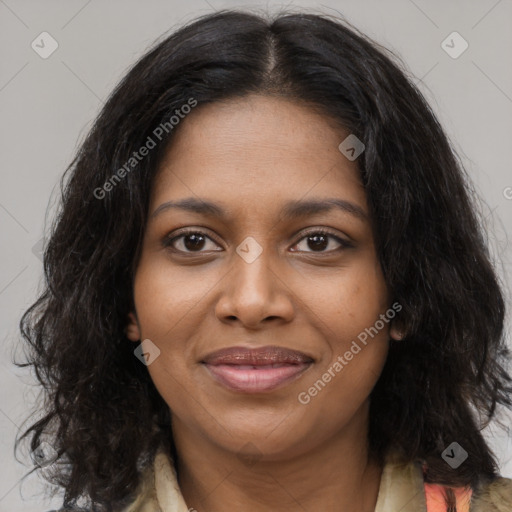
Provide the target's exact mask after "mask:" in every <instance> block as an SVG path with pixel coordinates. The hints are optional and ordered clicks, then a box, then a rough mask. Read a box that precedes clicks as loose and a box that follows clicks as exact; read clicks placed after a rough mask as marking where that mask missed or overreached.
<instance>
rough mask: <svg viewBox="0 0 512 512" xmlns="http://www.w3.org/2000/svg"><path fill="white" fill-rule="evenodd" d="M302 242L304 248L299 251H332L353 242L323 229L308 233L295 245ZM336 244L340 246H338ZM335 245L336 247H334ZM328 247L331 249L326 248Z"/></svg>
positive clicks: (349, 245)
mask: <svg viewBox="0 0 512 512" xmlns="http://www.w3.org/2000/svg"><path fill="white" fill-rule="evenodd" d="M303 241H305V242H303ZM300 243H302V244H303V249H299V250H298V251H304V252H317V253H330V252H337V251H339V250H342V249H346V248H347V247H352V244H350V243H349V242H348V241H346V240H343V239H342V238H340V237H339V236H336V235H334V234H332V233H331V232H329V231H323V230H320V231H318V230H317V231H311V232H309V233H306V236H304V237H303V238H302V239H301V240H300V242H299V243H298V244H296V245H295V246H296V247H298V246H299V245H300ZM336 244H337V245H338V247H336ZM333 245H334V247H332V246H333ZM304 246H305V247H304ZM327 248H330V249H329V250H326V249H327ZM308 249H309V250H308ZM295 252H297V250H295Z"/></svg>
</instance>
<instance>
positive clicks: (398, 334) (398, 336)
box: [389, 322, 405, 341]
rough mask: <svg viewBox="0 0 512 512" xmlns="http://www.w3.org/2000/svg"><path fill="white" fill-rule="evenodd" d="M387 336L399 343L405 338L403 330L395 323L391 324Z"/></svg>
mask: <svg viewBox="0 0 512 512" xmlns="http://www.w3.org/2000/svg"><path fill="white" fill-rule="evenodd" d="M389 335H390V336H391V338H393V339H394V340H395V341H400V340H402V339H403V338H404V337H405V334H404V332H403V328H402V327H401V326H400V325H397V323H396V322H394V323H392V324H391V328H390V330H389Z"/></svg>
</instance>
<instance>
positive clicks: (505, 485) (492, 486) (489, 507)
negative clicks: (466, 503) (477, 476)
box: [470, 477, 512, 512]
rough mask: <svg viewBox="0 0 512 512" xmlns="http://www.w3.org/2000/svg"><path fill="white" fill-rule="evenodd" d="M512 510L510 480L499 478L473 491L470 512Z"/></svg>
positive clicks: (505, 511) (511, 486)
mask: <svg viewBox="0 0 512 512" xmlns="http://www.w3.org/2000/svg"><path fill="white" fill-rule="evenodd" d="M511 510H512V479H510V478H503V477H499V478H496V479H495V480H492V481H490V482H486V483H484V484H482V485H480V486H479V487H478V488H477V489H475V491H474V494H473V499H472V502H471V509H470V511H471V512H510V511H511Z"/></svg>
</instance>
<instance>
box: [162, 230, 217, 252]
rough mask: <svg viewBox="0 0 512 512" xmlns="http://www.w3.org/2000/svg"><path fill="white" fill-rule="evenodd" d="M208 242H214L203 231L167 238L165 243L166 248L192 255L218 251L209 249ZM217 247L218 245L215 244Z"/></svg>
mask: <svg viewBox="0 0 512 512" xmlns="http://www.w3.org/2000/svg"><path fill="white" fill-rule="evenodd" d="M208 242H212V243H213V244H214V242H213V240H212V239H211V238H210V237H209V236H207V235H205V234H204V233H202V232H201V231H186V232H182V233H181V234H179V235H176V236H173V237H166V239H165V240H164V241H163V245H164V247H169V248H170V249H172V250H174V251H176V252H184V253H187V252H189V253H192V252H197V253H200V252H203V250H204V249H205V248H206V250H216V249H215V247H211V248H208ZM215 246H217V244H215Z"/></svg>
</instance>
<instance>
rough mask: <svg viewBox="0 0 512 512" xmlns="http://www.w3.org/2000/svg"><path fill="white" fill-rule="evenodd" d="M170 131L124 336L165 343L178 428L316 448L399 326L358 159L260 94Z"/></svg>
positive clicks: (323, 129) (362, 387)
mask: <svg viewBox="0 0 512 512" xmlns="http://www.w3.org/2000/svg"><path fill="white" fill-rule="evenodd" d="M178 128H179V130H178V131H177V132H176V133H175V139H174V140H173V142H172V145H171V146H170V148H169V150H168V152H167V154H166V158H165V159H164V161H163V163H162V164H161V167H160V169H159V173H158V175H157V177H156V179H155V181H154V184H153V189H152V195H151V200H150V208H149V217H148V219H149V220H148V224H147V229H146V233H145V238H144V241H143V249H142V253H141V257H140V260H139V262H138V266H137V270H136V274H135V280H134V289H133V293H134V303H135V312H134V313H135V314H131V315H130V318H131V323H130V324H129V326H128V329H127V334H128V337H129V338H130V339H131V340H132V341H138V340H151V343H150V345H147V346H149V347H152V348H151V349H150V350H149V352H151V351H152V350H156V349H158V350H156V354H158V351H159V354H158V355H157V357H155V358H154V360H152V361H151V360H150V361H151V362H150V364H149V365H148V371H149V373H150V375H151V378H152V380H153V382H154V384H155V386H156V388H157V389H158V391H159V393H160V394H161V395H162V397H163V398H164V400H165V401H166V403H167V404H168V405H169V407H170V409H171V411H172V417H173V431H174V432H176V433H179V436H180V438H184V437H187V436H189V437H194V436H195V437H197V438H201V439H203V440H206V441H207V442H211V443H212V444H215V445H216V446H217V447H221V448H222V449H225V450H229V451H232V452H238V451H239V450H241V448H242V447H243V446H244V445H245V444H246V443H249V442H250V443H253V444H254V445H256V446H257V447H258V450H259V452H260V453H262V454H264V456H265V457H268V458H269V459H276V460H277V459H279V458H283V457H288V456H291V454H295V455H296V454H297V453H298V452H301V451H304V452H305V451H307V450H310V449H314V447H315V445H319V444H320V443H324V442H325V441H326V440H328V439H329V438H332V437H333V436H336V435H338V434H340V433H342V432H344V431H348V430H349V429H350V425H351V424H355V423H356V422H358V424H361V421H363V422H364V421H365V420H366V419H367V418H366V415H367V410H368V409H367V405H368V396H369V394H370V392H371V390H372V388H373V386H374V384H375V383H376V381H377V379H378V376H379V374H380V372H381V369H382V367H383V365H384V362H385V359H386V355H387V350H388V341H389V337H390V334H391V335H393V329H392V328H391V325H392V322H389V320H388V319H389V317H387V316H386V312H387V311H388V310H389V308H390V306H391V304H390V303H389V296H388V291H387V288H386V285H385V282H384V279H383V276H382V273H381V268H380V265H379V262H378V260H377V257H376V251H375V246H374V239H373V233H372V228H371V219H370V218H369V213H368V208H367V204H366V198H365V191H364V188H363V186H362V184H361V181H360V178H359V175H358V169H357V160H356V161H350V160H348V159H347V158H346V157H345V156H344V155H343V154H342V153H341V152H340V150H339V149H338V146H339V144H340V143H341V142H342V141H343V140H344V139H345V138H346V137H347V136H348V135H349V134H348V132H343V131H342V130H340V129H339V128H337V127H335V126H334V125H333V124H332V123H330V122H328V121H327V120H326V119H325V118H324V117H322V116H320V115H319V114H318V113H315V112H314V111H313V110H310V109H309V108H308V107H306V106H302V105H300V104H297V103H294V102H291V101H288V100H283V99H277V98H270V97H265V96H258V95H254V96H248V97H245V98H243V99H237V100H230V101H228V102H223V103H214V104H209V105H204V106H199V107H197V108H196V109H195V110H194V111H193V112H192V113H191V114H189V115H188V117H187V118H185V119H184V120H183V121H181V124H180V125H179V127H178ZM185 199H187V201H186V202H182V204H181V206H180V205H179V204H177V203H179V202H180V201H183V200H185ZM171 202H172V204H171ZM207 203H208V204H207ZM210 203H211V204H210ZM306 203H310V204H309V207H307V204H306ZM301 205H302V207H300V206H301ZM322 205H323V206H322ZM329 206H330V207H329ZM384 316H386V320H385V321H383V320H382V319H383V317H384ZM379 318H380V319H381V320H380V321H379ZM376 322H377V324H376ZM376 325H377V327H378V328H377V327H376ZM368 329H370V332H371V333H372V334H371V336H370V335H368V332H369V331H368ZM372 329H373V330H372ZM376 331H377V332H376ZM363 333H366V343H363V341H362V340H363V339H364V338H365V336H364V334H363ZM145 343H146V344H147V343H148V342H145ZM356 346H358V347H359V351H357V348H356ZM233 347H237V348H236V349H234V351H227V352H221V353H220V354H217V356H218V357H215V355H216V354H215V353H216V352H217V351H219V350H222V349H231V348H233ZM262 347H264V348H263V349H262V350H259V349H261V348H262ZM269 347H273V348H269ZM252 349H258V350H255V351H254V352H251V350H252ZM212 354H213V355H212ZM350 354H352V356H350ZM342 361H343V363H342ZM205 363H210V364H205ZM336 363H337V364H336ZM340 366H341V369H340ZM326 374H328V376H327V377H326ZM319 379H320V381H321V383H319ZM315 383H316V386H315ZM322 383H323V385H322Z"/></svg>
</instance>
